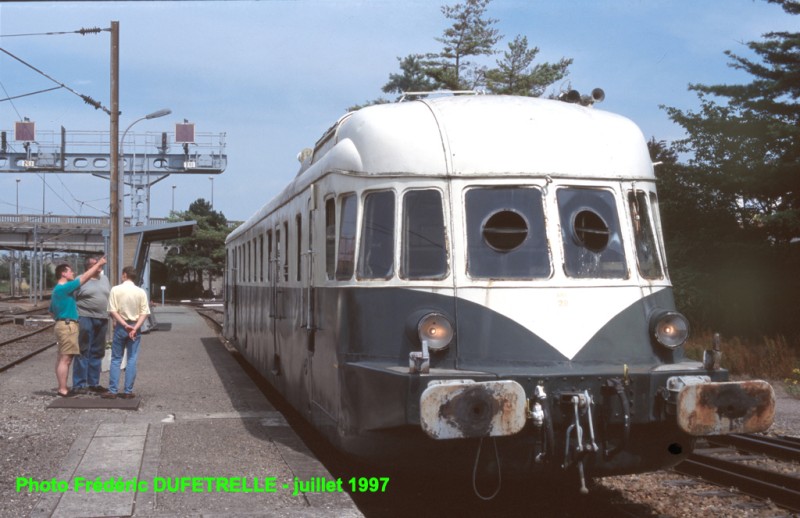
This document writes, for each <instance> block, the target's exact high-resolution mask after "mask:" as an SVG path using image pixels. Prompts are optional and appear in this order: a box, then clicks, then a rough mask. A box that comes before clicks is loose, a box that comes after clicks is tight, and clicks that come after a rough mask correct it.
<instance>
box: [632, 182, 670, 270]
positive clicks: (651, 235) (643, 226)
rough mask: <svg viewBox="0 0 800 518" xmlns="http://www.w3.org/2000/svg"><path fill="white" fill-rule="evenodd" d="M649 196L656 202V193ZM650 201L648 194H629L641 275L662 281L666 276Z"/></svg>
mask: <svg viewBox="0 0 800 518" xmlns="http://www.w3.org/2000/svg"><path fill="white" fill-rule="evenodd" d="M649 194H650V197H649V198H650V199H652V200H653V201H655V193H649ZM648 201H649V200H648V193H647V192H645V191H636V192H633V191H629V192H628V205H629V206H630V211H631V219H632V220H633V221H632V224H633V237H634V241H635V244H636V261H637V263H638V265H639V273H640V274H641V275H642V277H644V278H645V279H661V278H663V276H664V275H663V273H662V269H661V259H660V257H659V253H658V241H657V239H656V234H655V227H654V224H653V218H652V216H651V210H650V204H649V203H648Z"/></svg>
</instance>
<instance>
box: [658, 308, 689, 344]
mask: <svg viewBox="0 0 800 518" xmlns="http://www.w3.org/2000/svg"><path fill="white" fill-rule="evenodd" d="M650 336H652V337H653V338H655V339H656V341H657V342H658V343H660V344H661V345H663V346H664V347H666V348H668V349H675V348H676V347H679V346H681V345H683V343H684V342H685V341H686V339H687V338H689V321H688V320H686V317H685V316H683V315H681V314H680V313H678V312H677V311H659V312H657V313H655V314H653V316H652V317H651V318H650Z"/></svg>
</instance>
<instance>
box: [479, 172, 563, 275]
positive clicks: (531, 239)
mask: <svg viewBox="0 0 800 518" xmlns="http://www.w3.org/2000/svg"><path fill="white" fill-rule="evenodd" d="M465 206H466V213H467V246H468V250H467V271H468V272H469V274H470V275H471V276H472V277H483V278H492V279H498V278H528V279H532V278H546V277H549V276H550V271H551V269H550V254H549V250H548V246H547V235H546V231H545V225H544V209H543V204H542V192H541V191H540V190H539V189H531V188H519V187H517V188H485V189H483V188H482V189H470V190H469V191H467V193H466V195H465Z"/></svg>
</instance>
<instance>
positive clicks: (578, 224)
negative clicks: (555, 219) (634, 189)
mask: <svg viewBox="0 0 800 518" xmlns="http://www.w3.org/2000/svg"><path fill="white" fill-rule="evenodd" d="M557 199H558V210H559V213H560V219H561V234H562V240H563V243H564V270H565V272H566V274H567V275H568V276H570V277H577V278H605V279H625V278H627V277H628V267H627V264H626V262H625V249H624V248H623V246H622V232H621V231H620V226H619V217H618V216H617V206H616V203H615V202H614V195H613V194H612V193H611V192H610V191H605V190H601V189H584V188H567V189H559V190H558V194H557Z"/></svg>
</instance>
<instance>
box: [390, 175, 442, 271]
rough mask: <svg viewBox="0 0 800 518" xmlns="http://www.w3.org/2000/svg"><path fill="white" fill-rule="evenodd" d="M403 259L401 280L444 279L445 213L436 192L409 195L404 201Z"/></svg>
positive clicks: (426, 191)
mask: <svg viewBox="0 0 800 518" xmlns="http://www.w3.org/2000/svg"><path fill="white" fill-rule="evenodd" d="M402 258H403V260H402V265H401V268H400V276H401V277H403V278H404V279H443V278H444V277H446V276H447V271H448V270H447V245H446V238H445V228H444V212H443V210H442V195H441V193H440V192H439V191H437V190H433V189H426V190H419V191H409V192H407V193H406V195H405V196H404V197H403V247H402Z"/></svg>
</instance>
